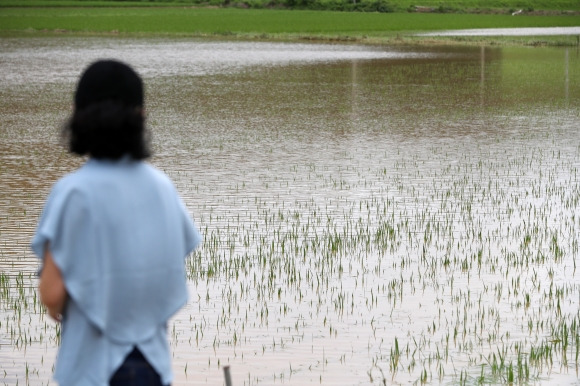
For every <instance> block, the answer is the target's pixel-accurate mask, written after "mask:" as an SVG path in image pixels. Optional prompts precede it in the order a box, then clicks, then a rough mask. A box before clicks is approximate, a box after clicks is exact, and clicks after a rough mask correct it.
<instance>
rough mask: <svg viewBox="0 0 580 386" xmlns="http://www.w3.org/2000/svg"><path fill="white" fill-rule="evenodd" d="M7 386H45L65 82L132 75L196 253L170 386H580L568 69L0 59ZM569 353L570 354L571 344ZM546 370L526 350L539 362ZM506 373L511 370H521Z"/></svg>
mask: <svg viewBox="0 0 580 386" xmlns="http://www.w3.org/2000/svg"><path fill="white" fill-rule="evenodd" d="M0 53H1V55H0V181H1V184H0V274H1V276H0V384H2V383H4V384H8V385H13V384H16V383H18V384H20V385H22V384H31V385H41V384H51V383H52V381H50V375H51V373H52V368H53V363H54V357H55V355H56V347H57V335H58V328H57V327H56V326H55V324H53V323H52V322H51V321H49V320H48V317H47V316H46V315H45V314H44V313H43V312H42V310H41V308H40V306H39V305H38V300H37V297H36V295H35V293H36V291H35V286H36V278H35V272H36V271H37V269H38V268H39V263H38V261H37V260H36V259H35V258H34V257H33V256H32V254H31V252H30V249H29V247H28V244H29V241H30V238H31V236H32V234H33V232H34V227H35V224H36V221H37V219H38V216H39V214H40V211H41V209H42V205H43V203H44V199H45V198H46V195H47V193H48V192H49V189H50V187H51V185H52V184H53V183H54V182H55V181H56V180H57V179H58V178H59V177H61V176H62V175H63V174H65V173H67V172H69V171H71V170H74V168H76V167H77V166H78V165H80V163H81V162H82V160H79V159H75V158H72V157H70V156H69V155H67V154H66V152H65V151H64V150H63V148H62V147H61V146H60V145H59V140H58V132H59V127H60V125H61V124H62V122H63V121H64V120H65V119H66V116H67V114H68V111H69V109H70V106H71V101H72V92H73V90H74V86H75V82H76V79H77V77H78V75H79V74H80V72H81V71H82V70H83V69H84V68H85V67H86V66H87V65H88V63H90V62H91V61H92V60H94V59H97V58H105V57H106V58H110V57H114V58H119V59H122V60H125V61H127V62H129V63H131V64H132V65H133V66H134V67H135V68H136V69H137V70H138V71H139V72H140V73H141V74H142V75H143V77H144V79H145V83H146V91H147V101H146V104H147V114H148V124H149V127H150V129H151V132H152V136H153V143H154V150H155V156H154V157H153V158H152V159H151V162H152V163H153V164H154V165H156V166H157V167H159V168H161V169H162V170H164V171H165V172H166V173H168V174H169V175H170V176H171V177H172V178H173V180H174V181H175V183H176V185H177V187H178V189H179V191H180V192H181V194H182V195H183V197H184V199H185V201H186V204H187V206H188V208H189V210H190V211H191V214H192V216H193V217H194V218H195V220H196V222H197V223H198V224H199V226H200V228H201V230H202V233H203V234H204V245H203V247H202V248H201V249H200V250H198V251H197V252H196V253H195V254H194V255H193V256H192V257H191V258H190V259H189V263H188V264H189V276H190V293H191V296H190V301H189V303H188V305H187V306H186V307H185V308H184V309H183V310H182V311H180V312H179V313H178V314H177V315H176V316H175V317H174V318H173V319H172V321H171V323H170V325H169V336H170V341H171V347H172V352H173V365H174V371H175V382H174V384H176V385H182V384H183V385H185V384H187V385H195V384H222V382H223V372H222V366H224V365H229V366H231V374H232V378H233V382H234V384H235V385H242V384H248V385H250V384H252V385H253V384H294V385H305V384H325V385H338V384H340V385H355V384H360V385H366V384H383V382H386V383H387V384H391V383H413V382H417V383H420V382H422V381H424V382H427V383H442V384H456V383H459V382H462V381H464V380H465V379H467V382H468V383H470V382H476V381H478V379H479V378H478V377H483V379H482V380H483V381H485V382H491V383H502V382H505V381H506V380H508V379H509V376H510V373H509V365H510V364H511V365H512V372H513V371H515V379H516V380H523V381H526V380H527V381H529V382H560V383H562V384H568V383H574V382H578V376H577V367H578V355H577V353H578V350H579V346H578V345H579V343H578V333H579V327H578V321H579V320H578V318H579V315H578V310H579V300H580V278H579V273H577V272H576V264H577V263H576V261H577V258H578V235H579V234H580V232H579V231H580V218H579V217H578V213H580V211H579V209H580V208H579V205H580V184H579V175H578V174H579V168H580V130H579V129H580V124H579V123H578V122H580V55H579V52H578V50H577V49H572V48H507V47H506V48H498V47H435V48H418V47H366V46H356V45H318V44H284V43H242V42H235V43H233V42H212V41H200V40H185V39H184V40H176V39H124V38H70V37H57V38H22V39H19V38H5V39H2V40H0ZM564 343H565V344H564ZM538 353H541V354H538ZM516 370H517V371H516Z"/></svg>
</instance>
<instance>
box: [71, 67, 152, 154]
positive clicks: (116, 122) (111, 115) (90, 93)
mask: <svg viewBox="0 0 580 386" xmlns="http://www.w3.org/2000/svg"><path fill="white" fill-rule="evenodd" d="M63 138H64V139H65V141H66V142H68V148H69V151H70V152H71V153H75V154H78V155H86V154H88V155H90V156H91V157H94V158H107V159H113V160H115V159H119V158H121V157H123V156H124V155H129V156H130V157H131V158H132V159H135V160H142V159H145V158H147V157H149V156H150V151H149V146H148V142H149V141H148V140H149V138H148V133H147V131H146V128H145V117H144V113H143V83H142V81H141V78H140V77H139V75H137V73H136V72H135V71H133V69H132V68H131V67H129V66H128V65H126V64H124V63H121V62H118V61H114V60H101V61H98V62H95V63H93V64H92V65H90V66H89V67H88V68H87V70H85V72H84V74H83V75H82V77H81V79H80V80H79V84H78V86H77V90H76V93H75V106H74V111H73V114H72V116H71V117H70V119H69V120H68V122H67V123H66V124H65V126H64V128H63Z"/></svg>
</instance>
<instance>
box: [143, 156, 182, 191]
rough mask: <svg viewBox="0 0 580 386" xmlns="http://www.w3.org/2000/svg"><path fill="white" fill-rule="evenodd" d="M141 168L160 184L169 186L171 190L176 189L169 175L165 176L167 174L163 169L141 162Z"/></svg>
mask: <svg viewBox="0 0 580 386" xmlns="http://www.w3.org/2000/svg"><path fill="white" fill-rule="evenodd" d="M141 167H142V168H143V170H144V171H145V172H146V173H148V174H149V175H150V176H151V178H153V179H154V180H155V182H157V183H158V184H160V185H167V186H168V187H169V186H170V187H171V188H175V186H174V184H173V181H172V180H171V178H169V176H168V175H167V174H165V172H163V171H162V170H161V169H158V168H157V167H155V166H153V165H151V164H150V163H147V162H141Z"/></svg>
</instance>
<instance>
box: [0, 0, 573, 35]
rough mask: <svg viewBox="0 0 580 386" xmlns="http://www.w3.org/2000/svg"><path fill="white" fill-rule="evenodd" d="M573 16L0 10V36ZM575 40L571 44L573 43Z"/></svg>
mask: <svg viewBox="0 0 580 386" xmlns="http://www.w3.org/2000/svg"><path fill="white" fill-rule="evenodd" d="M578 24H579V18H578V17H574V16H525V17H512V16H511V15H510V16H508V15H489V14H484V15H476V14H464V15H461V16H458V15H455V14H437V13H396V14H393V13H363V12H355V13H346V12H331V11H292V10H247V9H238V8H224V9H221V8H182V7H181V8H180V7H165V8H151V7H137V8H132V7H125V8H118V7H66V8H39V7H30V8H6V7H5V8H0V33H2V34H4V35H7V34H14V33H17V34H22V33H23V32H38V31H41V32H63V31H68V32H73V33H81V34H110V33H122V34H148V35H174V36H180V35H181V36H227V37H230V38H234V37H238V38H269V39H272V38H278V39H322V40H328V39H330V40H353V41H354V40H356V41H368V42H373V41H375V40H377V41H378V40H383V41H384V40H388V39H396V38H400V36H401V35H406V34H407V35H408V34H409V33H410V32H412V31H420V30H443V29H463V28H502V27H503V28H506V27H550V26H575V25H578ZM574 41H575V39H574Z"/></svg>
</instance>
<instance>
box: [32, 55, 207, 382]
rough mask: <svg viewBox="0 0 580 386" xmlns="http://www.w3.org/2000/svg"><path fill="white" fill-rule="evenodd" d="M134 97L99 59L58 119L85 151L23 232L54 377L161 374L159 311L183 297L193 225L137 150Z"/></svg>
mask: <svg viewBox="0 0 580 386" xmlns="http://www.w3.org/2000/svg"><path fill="white" fill-rule="evenodd" d="M143 107H144V92H143V82H142V80H141V78H140V77H139V75H138V74H137V73H136V72H135V71H134V70H133V69H132V68H131V67H129V66H128V65H126V64H124V63H122V62H119V61H115V60H100V61H97V62H95V63H93V64H91V65H90V66H89V67H88V68H87V69H86V70H85V72H84V73H83V74H82V76H81V78H80V80H79V82H78V85H77V89H76V92H75V96H74V108H73V112H72V116H71V117H70V119H69V120H68V122H67V124H66V125H65V127H64V129H63V138H64V139H65V140H66V142H67V143H68V147H69V151H70V152H71V153H74V154H76V155H79V156H88V159H87V161H86V162H85V163H84V164H83V165H82V166H81V167H80V168H79V169H78V170H76V171H74V172H72V173H70V174H68V175H66V176H64V177H63V178H62V179H60V180H59V181H58V182H57V183H56V184H55V185H54V186H53V188H52V191H51V193H50V195H49V196H48V199H47V202H46V204H45V207H44V210H43V213H42V216H41V218H40V221H39V224H38V227H37V230H36V233H35V235H34V238H33V240H32V249H33V251H34V253H35V254H36V255H37V256H38V257H40V258H41V259H42V268H41V271H40V281H39V293H40V299H41V301H42V303H43V304H44V305H45V306H46V308H47V311H48V314H49V315H50V316H51V317H52V318H54V319H55V320H57V321H58V322H60V323H62V328H61V342H60V348H59V352H58V356H57V361H56V366H55V372H54V378H55V380H56V381H57V382H58V383H59V384H60V385H62V386H67V385H75V386H79V385H140V386H141V385H168V384H170V383H171V381H172V376H173V375H172V370H171V355H170V351H169V342H168V337H167V322H168V320H169V318H170V317H171V316H172V315H173V314H175V313H176V312H177V311H178V310H179V309H180V308H181V307H182V306H183V305H184V304H185V303H186V301H187V285H186V274H185V258H186V256H187V255H188V254H189V253H191V252H192V251H193V250H194V249H195V248H196V246H197V245H198V244H199V243H200V241H201V235H200V233H199V231H198V230H197V228H196V226H195V224H194V223H193V221H192V219H191V217H190V216H189V214H188V212H187V210H186V207H185V205H184V203H183V202H182V200H181V198H180V197H179V195H178V193H177V191H176V189H175V187H174V185H173V183H172V182H171V181H170V179H169V178H168V177H167V176H166V175H165V174H163V173H162V172H161V171H159V170H157V169H155V168H154V167H153V166H151V165H150V164H148V163H146V162H145V161H144V160H145V159H146V158H148V157H149V156H150V151H149V148H148V136H147V130H146V128H145V117H144V111H143Z"/></svg>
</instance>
